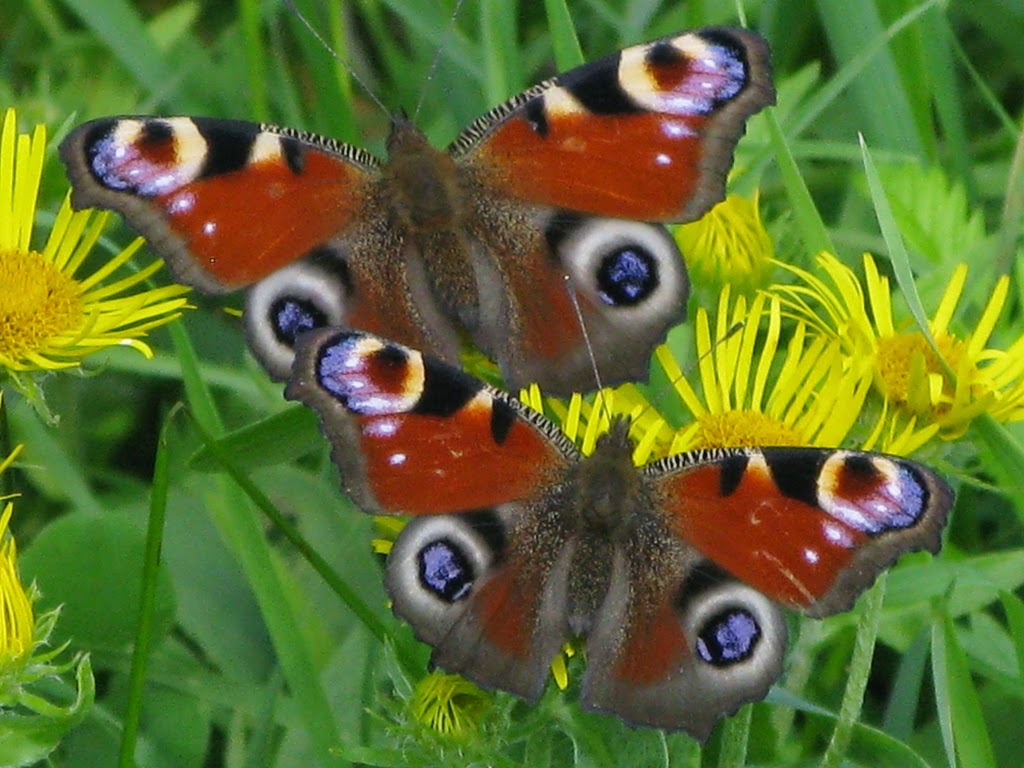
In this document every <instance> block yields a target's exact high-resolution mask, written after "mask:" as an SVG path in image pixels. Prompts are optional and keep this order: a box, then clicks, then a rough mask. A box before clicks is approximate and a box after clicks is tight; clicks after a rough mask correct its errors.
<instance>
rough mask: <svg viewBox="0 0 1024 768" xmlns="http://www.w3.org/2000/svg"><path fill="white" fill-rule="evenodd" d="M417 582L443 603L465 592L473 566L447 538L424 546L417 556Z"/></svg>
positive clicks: (468, 586)
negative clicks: (418, 577)
mask: <svg viewBox="0 0 1024 768" xmlns="http://www.w3.org/2000/svg"><path fill="white" fill-rule="evenodd" d="M418 559H419V574H420V582H421V583H422V584H423V586H424V587H425V588H426V589H428V590H430V591H431V592H432V593H433V594H434V595H436V596H437V597H439V598H440V599H442V600H444V601H445V602H446V603H454V602H456V601H457V600H462V599H463V598H464V597H467V596H468V595H469V592H470V590H471V589H472V587H473V579H474V578H475V576H474V574H473V568H472V566H471V565H470V563H469V559H468V558H467V557H466V555H465V554H464V553H463V552H462V551H461V550H460V549H458V548H457V547H455V545H454V544H452V543H451V542H450V541H449V540H447V539H438V540H437V541H433V542H431V543H429V544H427V545H426V546H424V547H423V548H422V549H421V550H420V551H419V555H418Z"/></svg>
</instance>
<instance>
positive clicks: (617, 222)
mask: <svg viewBox="0 0 1024 768" xmlns="http://www.w3.org/2000/svg"><path fill="white" fill-rule="evenodd" d="M547 234H548V238H549V240H550V241H551V242H552V244H553V247H554V250H555V252H556V253H557V254H558V256H559V259H560V260H561V263H562V265H563V266H564V267H565V269H566V271H567V272H568V273H569V276H570V278H571V279H572V282H573V284H574V285H575V286H576V288H577V290H578V291H579V292H580V293H581V295H583V296H585V297H589V299H590V302H591V303H592V304H594V305H595V306H599V307H602V308H603V309H605V310H607V311H610V312H621V311H630V310H637V311H640V310H642V311H643V312H644V313H645V314H655V315H664V316H666V317H667V318H674V317H676V316H677V315H680V314H682V312H683V307H684V306H685V300H686V294H687V288H688V286H687V280H686V267H685V265H684V264H683V258H682V255H681V254H680V252H679V248H678V246H677V245H676V243H675V241H674V240H673V239H672V238H671V237H670V236H669V234H668V232H667V231H666V230H665V228H664V227H660V226H655V225H652V224H644V223H642V222H637V221H626V220H623V219H591V218H584V219H573V218H570V217H568V216H565V215H563V216H559V217H556V219H555V220H553V221H552V222H551V224H549V226H548V230H547Z"/></svg>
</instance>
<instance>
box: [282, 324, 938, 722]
mask: <svg viewBox="0 0 1024 768" xmlns="http://www.w3.org/2000/svg"><path fill="white" fill-rule="evenodd" d="M286 395H287V396H288V397H289V398H291V399H294V400H300V401H302V402H303V403H305V404H306V405H308V406H310V407H311V408H313V409H314V410H315V411H316V412H317V414H318V415H319V419H320V422H321V426H322V429H323V432H324V434H325V436H326V437H327V439H328V440H329V442H330V444H331V446H332V457H333V459H334V461H335V462H336V463H337V465H338V466H339V468H340V471H341V477H342V483H343V486H344V488H345V489H346V490H347V491H348V492H349V494H350V495H351V496H352V498H353V499H354V500H355V501H356V502H357V503H358V504H359V505H360V506H361V507H362V508H363V509H365V510H366V511H368V512H372V513H377V514H380V513H384V514H405V515H411V516H413V519H412V521H411V522H410V523H409V524H408V525H407V526H406V527H405V528H403V529H402V531H401V533H400V534H399V536H398V538H397V539H396V541H395V542H394V546H393V549H392V550H391V553H390V554H389V556H388V559H387V565H386V570H385V580H386V587H387V591H388V594H389V595H390V597H391V600H392V602H393V607H394V611H395V613H396V614H397V615H398V616H399V617H401V618H402V619H404V620H405V621H407V622H408V623H409V624H410V625H411V626H412V629H413V631H414V633H415V634H416V636H417V637H418V638H419V639H420V640H422V641H423V642H425V643H427V644H429V645H430V646H432V647H433V649H434V650H433V656H432V661H433V662H434V663H435V664H436V665H438V666H440V667H442V668H444V669H447V670H450V671H453V672H458V673H459V674H461V675H463V676H465V677H467V678H469V679H471V680H474V681H476V682H477V683H479V684H480V685H483V686H486V687H488V688H497V689H501V690H504V691H508V692H510V693H514V694H517V695H519V696H522V697H524V698H526V699H530V700H536V699H537V698H538V697H539V696H540V694H541V693H542V691H543V689H544V687H545V683H546V680H547V678H548V676H549V665H550V662H551V661H552V659H553V658H554V656H555V655H556V654H557V653H558V652H559V650H560V649H561V648H562V647H563V645H564V643H565V642H566V640H567V639H569V638H583V639H585V648H586V658H587V666H586V672H585V674H584V677H583V680H582V686H581V693H580V701H581V704H582V706H583V707H585V708H587V709H594V710H601V711H605V712H610V713H613V714H615V715H618V716H619V717H621V718H622V719H623V720H625V721H626V722H628V723H631V724H634V725H644V726H657V727H661V728H668V729H681V730H684V731H686V732H688V733H690V734H691V735H692V736H694V737H696V738H698V739H701V740H704V739H706V738H707V736H708V735H709V733H710V731H711V729H712V727H713V726H714V725H715V723H716V722H717V721H718V720H719V719H720V718H721V717H723V716H724V715H727V714H730V713H732V712H734V711H735V710H736V709H737V708H738V707H739V706H740V705H742V704H744V703H746V702H749V701H754V700H757V699H760V698H762V697H763V696H764V695H765V694H766V692H767V691H768V689H769V687H770V686H771V685H772V683H773V682H774V681H775V680H776V679H778V677H779V676H780V675H781V673H782V663H783V656H784V653H785V648H786V640H787V628H786V618H785V614H784V612H783V607H786V608H790V609H795V610H799V611H802V612H803V613H805V614H807V615H809V616H814V617H821V616H828V615H831V614H834V613H837V612H840V611H844V610H846V609H848V608H850V607H851V605H852V604H853V602H854V601H855V600H856V598H857V597H858V595H859V594H860V593H861V592H862V591H863V590H865V589H866V588H867V587H868V586H870V585H871V584H872V583H873V582H874V580H875V578H876V577H877V575H878V574H879V573H880V572H881V571H882V570H883V569H885V568H886V567H888V566H889V565H890V564H892V563H893V562H894V561H895V560H896V559H897V558H898V557H899V556H900V555H901V554H903V553H904V552H908V551H911V550H929V551H932V552H937V551H938V549H939V546H940V536H941V532H942V529H943V526H944V524H945V521H946V517H947V514H948V512H949V510H950V507H951V506H952V503H953V493H952V491H951V489H950V487H949V486H948V485H947V484H946V482H945V481H944V480H943V479H942V478H940V477H939V476H938V475H936V474H935V473H934V472H932V471H931V470H929V469H927V468H926V467H923V466H921V465H920V464H917V463H915V462H912V461H908V460H906V459H902V458H896V457H892V456H885V455H882V454H877V453H863V452H856V451H846V450H824V449H819V448H742V449H728V450H706V451H697V452H694V453H686V454H681V455H676V456H671V457H669V458H665V459H661V460H659V461H654V462H652V463H649V464H646V465H645V466H643V467H640V468H637V467H636V466H634V463H633V460H632V451H633V445H632V442H631V440H630V438H629V427H630V423H629V421H628V420H626V419H621V418H620V419H614V420H612V422H611V425H610V427H609V429H608V431H607V433H606V434H604V435H603V436H602V437H600V438H599V439H598V442H597V444H596V447H595V448H594V450H593V452H592V453H591V454H590V455H587V456H584V455H582V454H581V452H580V451H579V450H578V449H577V448H576V446H575V445H574V444H573V443H572V442H571V441H570V440H569V439H568V438H567V437H566V436H565V435H564V434H563V433H562V432H561V431H560V430H559V429H558V428H557V427H556V426H555V424H554V423H552V422H551V421H550V420H548V419H547V418H545V417H544V416H542V415H541V414H539V413H537V412H535V411H533V410H531V409H530V408H529V407H527V406H525V405H523V404H522V403H520V402H519V401H518V400H516V399H515V398H513V397H512V396H511V395H508V394H506V393H504V392H502V391H500V390H497V389H494V388H492V387H490V386H488V385H486V384H484V383H483V382H481V381H479V380H478V379H476V378H474V377H472V376H470V375H469V374H467V373H465V372H463V371H460V370H458V369H456V368H453V367H451V366H449V365H447V364H446V363H444V362H443V361H441V360H438V359H436V358H434V357H431V356H429V355H425V354H423V353H421V352H419V351H415V350H412V349H409V348H408V347H405V346H402V345H399V344H397V343H395V342H391V341H387V340H384V339H381V338H379V337H376V336H372V335H369V334H366V333H361V332H353V331H346V330H341V329H329V328H326V329H320V330H318V331H314V332H312V333H309V334H305V335H304V336H303V337H302V339H300V343H299V347H298V353H297V357H296V363H295V367H294V370H293V374H292V379H291V381H290V382H289V383H288V385H287V388H286Z"/></svg>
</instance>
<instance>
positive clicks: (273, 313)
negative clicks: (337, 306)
mask: <svg viewBox="0 0 1024 768" xmlns="http://www.w3.org/2000/svg"><path fill="white" fill-rule="evenodd" d="M269 314H270V322H271V326H272V328H273V331H274V335H275V336H276V337H277V340H278V341H280V342H281V343H282V344H287V345H288V346H290V347H293V346H295V340H296V339H297V338H298V336H299V334H300V333H303V332H305V331H312V330H314V329H316V328H323V327H325V326H326V325H327V317H326V315H324V313H323V312H322V311H321V310H320V308H319V307H317V306H316V305H315V304H313V303H312V302H310V301H306V300H303V299H300V298H295V297H292V296H283V297H281V298H280V299H278V300H277V301H275V302H274V303H273V304H272V305H271V306H270V313H269Z"/></svg>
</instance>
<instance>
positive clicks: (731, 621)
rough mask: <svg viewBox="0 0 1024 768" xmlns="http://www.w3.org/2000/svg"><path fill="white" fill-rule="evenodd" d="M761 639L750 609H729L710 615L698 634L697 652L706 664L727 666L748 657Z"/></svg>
mask: <svg viewBox="0 0 1024 768" xmlns="http://www.w3.org/2000/svg"><path fill="white" fill-rule="evenodd" d="M760 639H761V627H760V626H758V623H757V619H755V618H754V615H753V614H752V613H750V612H749V611H746V610H743V609H742V608H729V609H726V610H724V611H720V612H719V613H717V614H715V615H714V616H712V617H711V618H710V619H709V620H708V621H707V623H705V624H704V627H703V628H702V629H701V631H700V633H699V634H698V635H697V655H698V656H700V657H701V658H702V659H703V660H704V661H706V662H707V663H708V664H712V665H713V666H716V667H728V666H730V665H732V664H737V663H739V662H741V661H746V660H747V659H749V658H750V657H751V656H752V655H753V653H754V648H755V647H756V646H757V643H758V641H759V640H760Z"/></svg>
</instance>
